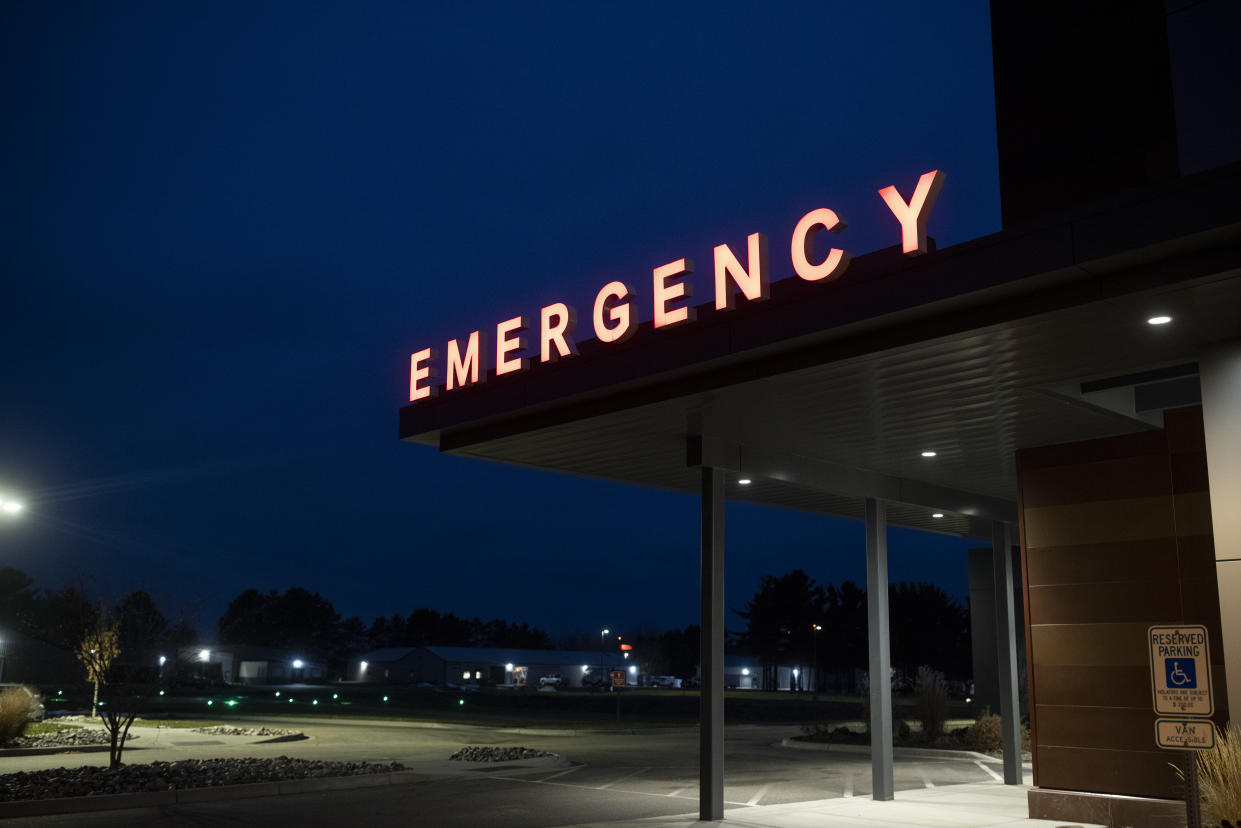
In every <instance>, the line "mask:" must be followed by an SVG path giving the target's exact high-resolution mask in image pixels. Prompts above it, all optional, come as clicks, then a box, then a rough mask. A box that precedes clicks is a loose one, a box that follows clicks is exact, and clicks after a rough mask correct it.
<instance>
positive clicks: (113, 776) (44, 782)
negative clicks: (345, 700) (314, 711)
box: [0, 756, 405, 802]
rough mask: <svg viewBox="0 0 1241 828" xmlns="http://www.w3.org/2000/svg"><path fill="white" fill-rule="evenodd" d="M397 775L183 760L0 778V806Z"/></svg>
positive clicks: (341, 767)
mask: <svg viewBox="0 0 1241 828" xmlns="http://www.w3.org/2000/svg"><path fill="white" fill-rule="evenodd" d="M400 770H405V766H404V765H402V764H400V763H399V762H390V763H385V764H375V763H371V762H322V761H317V760H311V759H290V758H289V757H287V756H278V757H276V758H275V759H184V760H182V761H179V762H151V763H150V764H145V765H122V766H121V767H119V768H117V769H116V770H109V769H108V768H101V767H93V766H88V767H82V768H54V769H51V770H41V771H23V772H20V773H6V774H3V775H0V802H12V801H15V800H22V799H58V798H61V797H69V796H99V795H101V794H120V793H142V792H146V791H172V790H184V789H186V788H210V787H216V786H219V785H245V784H248V783H252V782H284V781H287V780H290V779H318V778H322V777H330V776H360V775H364V774H370V773H390V772H392V771H400Z"/></svg>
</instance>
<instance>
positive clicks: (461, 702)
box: [457, 699, 465, 704]
mask: <svg viewBox="0 0 1241 828" xmlns="http://www.w3.org/2000/svg"><path fill="white" fill-rule="evenodd" d="M457 704H465V699H457Z"/></svg>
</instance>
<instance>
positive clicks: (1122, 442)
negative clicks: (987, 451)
mask: <svg viewBox="0 0 1241 828" xmlns="http://www.w3.org/2000/svg"><path fill="white" fill-rule="evenodd" d="M1199 448H1201V446H1199ZM1167 451H1168V440H1167V436H1166V434H1165V433H1164V432H1163V431H1159V430H1153V431H1139V432H1137V433H1136V434H1126V435H1123V436H1121V437H1112V438H1110V439H1106V440H1086V441H1084V442H1080V443H1063V444H1061V445H1057V446H1040V447H1038V448H1028V449H1021V450H1020V451H1018V452H1017V460H1018V465H1020V466H1021V468H1022V470H1023V472H1030V471H1032V470H1034V469H1042V468H1047V467H1048V466H1079V465H1081V464H1083V463H1098V462H1100V461H1103V460H1116V459H1119V458H1123V457H1136V456H1138V455H1142V454H1166V453H1167Z"/></svg>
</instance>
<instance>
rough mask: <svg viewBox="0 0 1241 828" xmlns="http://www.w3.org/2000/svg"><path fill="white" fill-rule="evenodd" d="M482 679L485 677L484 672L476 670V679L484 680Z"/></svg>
mask: <svg viewBox="0 0 1241 828" xmlns="http://www.w3.org/2000/svg"><path fill="white" fill-rule="evenodd" d="M482 677H483V671H482V670H475V671H474V678H476V679H480V678H482Z"/></svg>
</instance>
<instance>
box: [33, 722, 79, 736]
mask: <svg viewBox="0 0 1241 828" xmlns="http://www.w3.org/2000/svg"><path fill="white" fill-rule="evenodd" d="M81 726H82V725H79V724H61V723H60V722H50V721H49V722H31V723H30V724H28V725H26V732H25V733H23V734H22V735H23V736H42V735H43V734H45V733H57V732H59V731H61V730H73V729H75V728H79V727H81Z"/></svg>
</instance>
